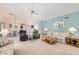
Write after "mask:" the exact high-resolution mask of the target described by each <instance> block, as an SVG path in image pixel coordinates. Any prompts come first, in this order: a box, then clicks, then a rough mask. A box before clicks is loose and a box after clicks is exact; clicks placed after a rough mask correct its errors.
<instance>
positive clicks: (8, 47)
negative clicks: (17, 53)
mask: <svg viewBox="0 0 79 59" xmlns="http://www.w3.org/2000/svg"><path fill="white" fill-rule="evenodd" d="M12 54H13V38H9V37H8V38H7V37H0V55H12Z"/></svg>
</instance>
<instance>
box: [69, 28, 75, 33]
mask: <svg viewBox="0 0 79 59" xmlns="http://www.w3.org/2000/svg"><path fill="white" fill-rule="evenodd" d="M68 31H69V32H72V33H73V32H75V31H77V29H76V28H75V27H70V28H69V29H68Z"/></svg>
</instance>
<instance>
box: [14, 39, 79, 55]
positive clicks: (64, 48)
mask: <svg viewBox="0 0 79 59" xmlns="http://www.w3.org/2000/svg"><path fill="white" fill-rule="evenodd" d="M14 42H15V43H14V54H16V55H17V54H18V55H22V54H23V55H73V54H79V48H77V47H73V46H70V45H66V44H62V43H57V44H54V45H50V44H48V43H46V42H43V41H42V40H41V39H36V40H28V41H25V42H20V41H19V40H18V38H15V41H14Z"/></svg>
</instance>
